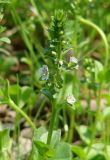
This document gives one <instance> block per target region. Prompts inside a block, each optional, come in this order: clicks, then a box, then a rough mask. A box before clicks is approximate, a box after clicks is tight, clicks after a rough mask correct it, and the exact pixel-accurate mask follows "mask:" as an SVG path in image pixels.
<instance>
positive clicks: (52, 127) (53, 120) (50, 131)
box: [47, 106, 57, 144]
mask: <svg viewBox="0 0 110 160" xmlns="http://www.w3.org/2000/svg"><path fill="white" fill-rule="evenodd" d="M56 113H57V109H56V107H55V106H53V108H52V115H51V119H50V126H49V131H48V137H47V144H50V142H51V139H52V132H53V129H54V124H55V117H56Z"/></svg>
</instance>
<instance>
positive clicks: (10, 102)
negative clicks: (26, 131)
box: [8, 99, 36, 130]
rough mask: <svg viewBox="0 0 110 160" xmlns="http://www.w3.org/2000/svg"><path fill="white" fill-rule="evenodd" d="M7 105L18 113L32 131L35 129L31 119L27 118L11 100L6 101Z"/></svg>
mask: <svg viewBox="0 0 110 160" xmlns="http://www.w3.org/2000/svg"><path fill="white" fill-rule="evenodd" d="M8 105H9V106H10V107H12V108H13V109H14V110H15V111H16V112H19V113H20V114H21V115H22V116H23V117H24V118H25V119H26V120H27V122H28V123H29V124H30V126H31V127H32V129H33V130H35V129H36V127H35V125H34V123H33V122H32V121H31V119H30V118H29V117H28V116H27V114H26V113H24V112H23V111H22V110H21V109H20V108H19V107H18V106H17V105H16V104H15V103H14V102H13V100H12V99H9V100H8Z"/></svg>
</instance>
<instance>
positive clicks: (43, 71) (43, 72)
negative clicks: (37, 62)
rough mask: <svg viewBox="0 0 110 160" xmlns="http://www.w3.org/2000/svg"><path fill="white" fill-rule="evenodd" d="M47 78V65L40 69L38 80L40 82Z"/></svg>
mask: <svg viewBox="0 0 110 160" xmlns="http://www.w3.org/2000/svg"><path fill="white" fill-rule="evenodd" d="M48 77H49V69H48V66H47V65H43V66H42V68H40V79H41V80H42V81H44V80H47V79H48Z"/></svg>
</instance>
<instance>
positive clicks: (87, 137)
mask: <svg viewBox="0 0 110 160" xmlns="http://www.w3.org/2000/svg"><path fill="white" fill-rule="evenodd" d="M76 129H77V131H78V133H79V135H80V138H81V139H82V140H83V141H84V142H85V143H86V144H90V142H91V137H92V131H91V129H90V128H89V127H87V126H85V125H80V126H77V127H76Z"/></svg>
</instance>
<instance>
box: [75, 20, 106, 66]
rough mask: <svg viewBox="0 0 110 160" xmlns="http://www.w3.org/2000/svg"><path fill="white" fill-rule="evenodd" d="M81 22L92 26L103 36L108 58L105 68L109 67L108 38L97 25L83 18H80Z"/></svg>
mask: <svg viewBox="0 0 110 160" xmlns="http://www.w3.org/2000/svg"><path fill="white" fill-rule="evenodd" d="M78 19H79V21H80V22H82V23H84V24H86V25H88V26H91V27H92V28H94V29H95V30H96V31H97V32H98V33H99V34H100V36H101V38H102V40H103V42H104V46H105V53H106V57H105V63H104V65H105V68H106V67H107V66H108V59H109V45H108V42H107V38H106V36H105V33H104V32H103V31H102V30H101V29H100V28H99V27H98V26H97V25H96V24H94V23H93V22H91V21H89V20H86V19H84V18H82V17H78Z"/></svg>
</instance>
